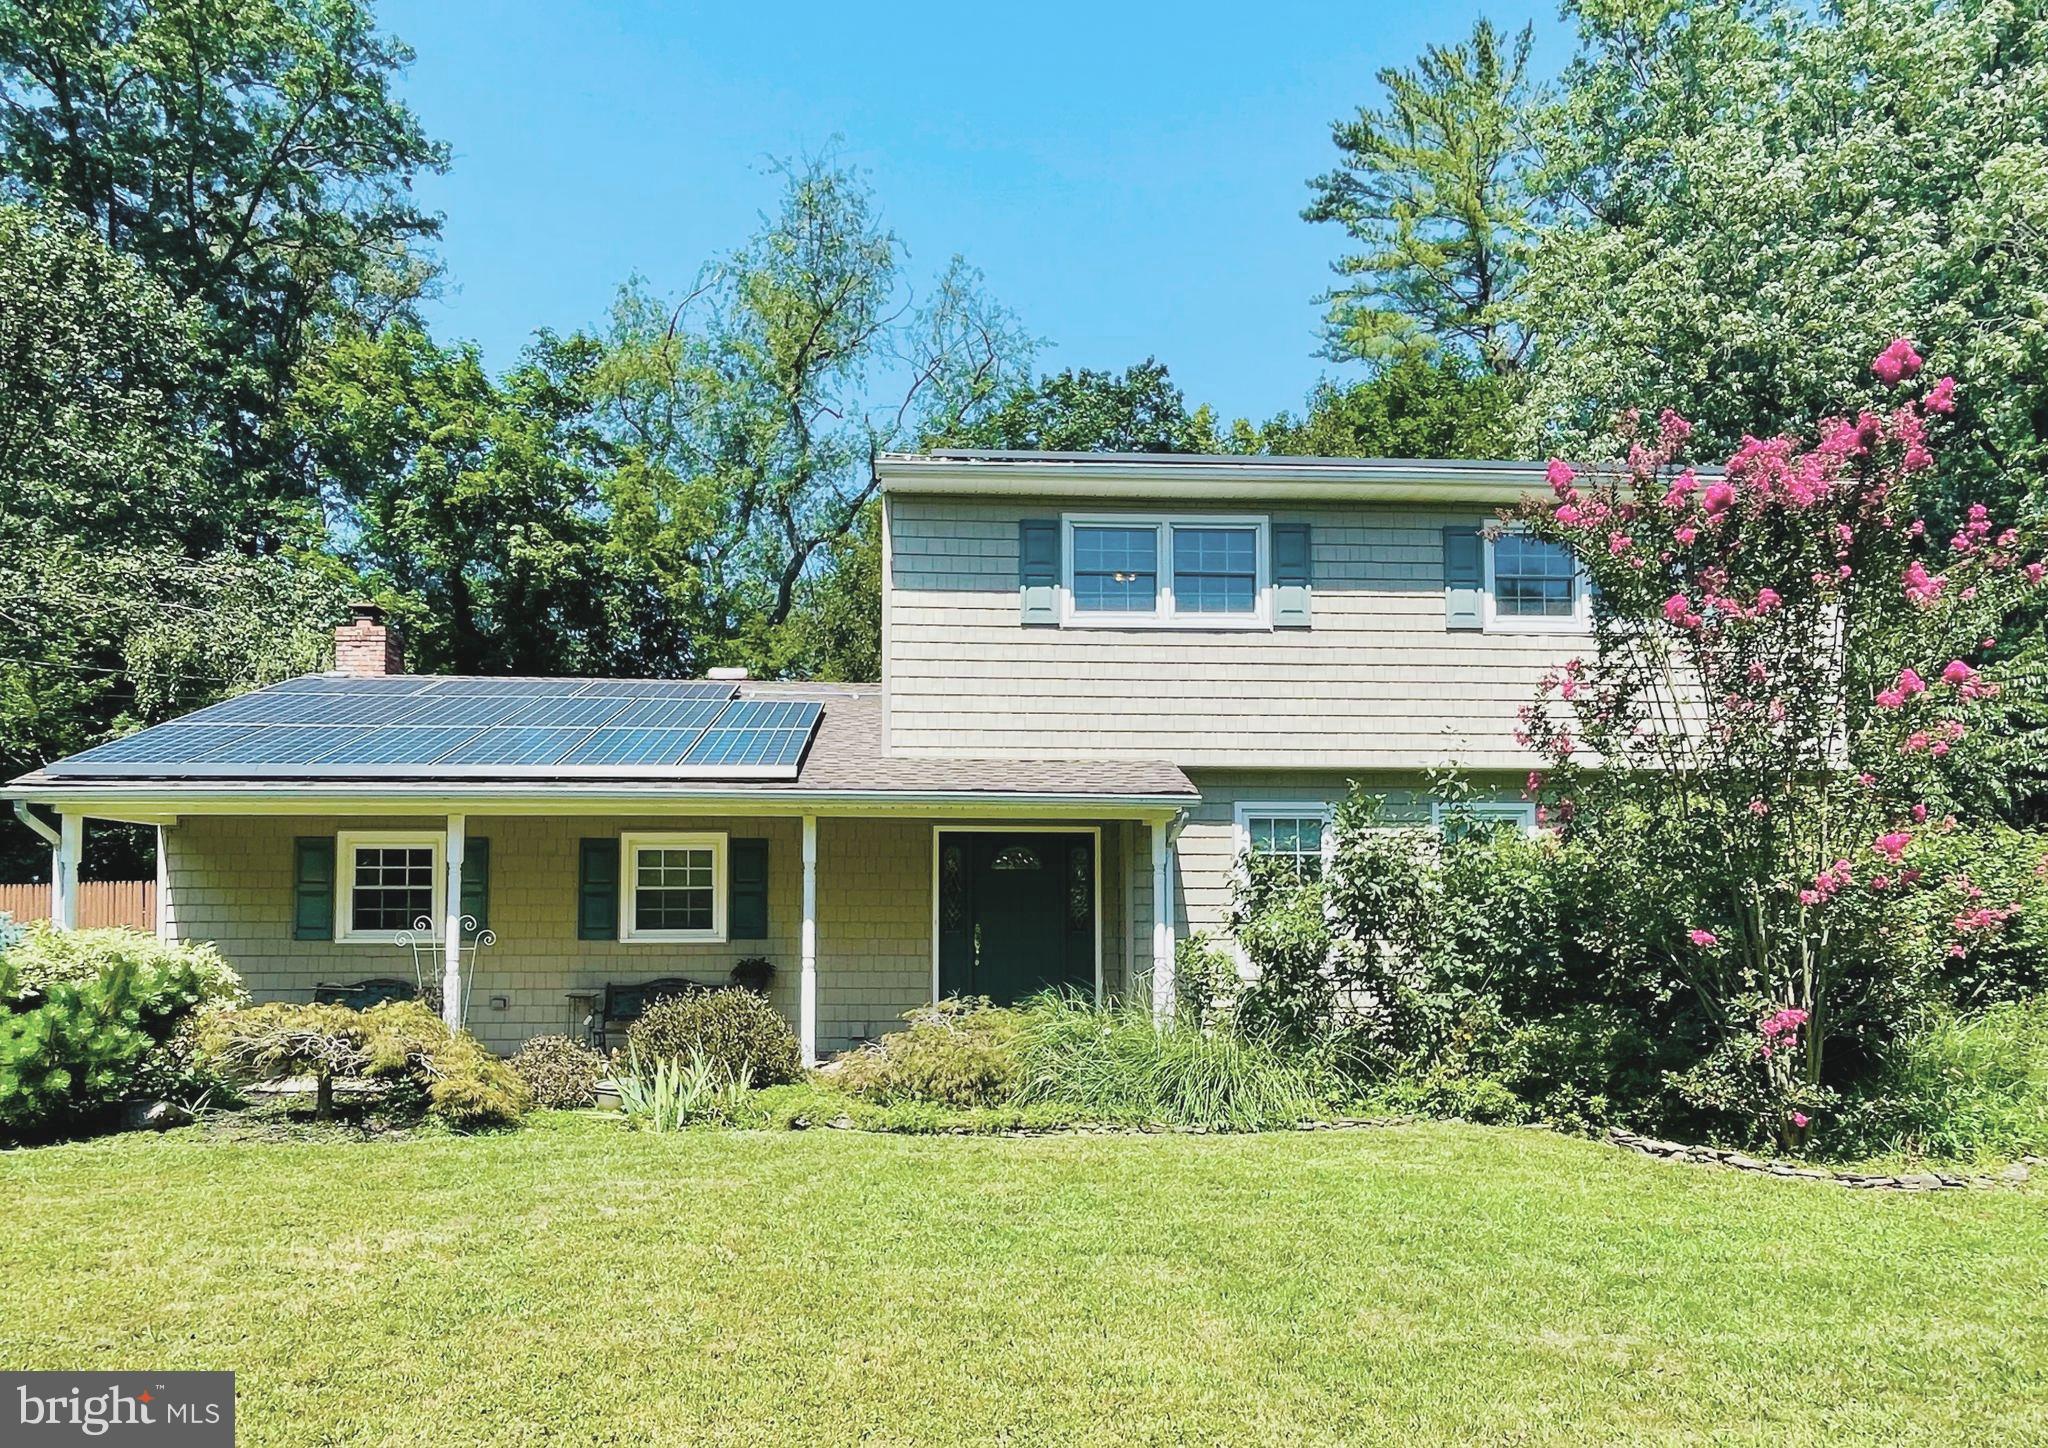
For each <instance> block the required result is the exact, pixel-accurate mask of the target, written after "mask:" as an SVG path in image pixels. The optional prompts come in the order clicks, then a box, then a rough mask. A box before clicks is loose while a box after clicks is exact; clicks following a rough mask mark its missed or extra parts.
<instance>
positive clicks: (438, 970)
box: [398, 915, 498, 1025]
mask: <svg viewBox="0 0 2048 1448" xmlns="http://www.w3.org/2000/svg"><path fill="white" fill-rule="evenodd" d="M456 928H457V929H459V930H460V931H461V932H462V941H461V944H460V945H459V946H458V947H457V950H458V952H459V954H460V957H461V961H462V1002H461V1005H462V1012H461V1015H460V1017H459V1019H460V1020H461V1021H462V1023H463V1024H465V1025H467V1024H468V1022H469V993H470V988H471V986H472V985H473V984H474V983H475V981H476V953H477V952H478V951H479V950H481V949H483V948H484V947H485V946H487V945H496V944H497V943H498V936H497V933H496V932H495V931H491V930H479V929H477V928H476V917H475V916H474V915H465V916H463V917H462V920H461V922H460V923H459V924H458V926H457V927H456ZM398 947H399V949H401V950H406V951H410V952H411V953H412V976H413V983H414V984H415V985H417V986H418V987H419V992H420V999H421V1000H423V1001H425V1002H426V1003H427V1004H428V1005H429V1006H430V1007H432V1008H433V1010H434V1012H435V1013H436V1014H437V1015H443V1016H445V1015H446V1011H445V1010H444V1009H443V1002H442V1000H441V974H442V970H443V968H444V967H445V966H446V964H447V961H448V946H447V942H446V941H444V940H442V939H441V938H440V937H439V936H437V935H436V934H435V933H434V920H433V917H432V916H430V915H421V916H419V917H417V918H416V919H415V920H414V921H413V922H412V929H410V930H401V931H400V932H399V933H398Z"/></svg>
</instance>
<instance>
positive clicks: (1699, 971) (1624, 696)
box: [1514, 338, 2044, 1148]
mask: <svg viewBox="0 0 2048 1448" xmlns="http://www.w3.org/2000/svg"><path fill="white" fill-rule="evenodd" d="M1923 368H1924V363H1923V360H1922V358H1921V357H1920V355H1919V354H1918V352H1917V351H1916V349H1915V348H1914V347H1913V345H1912V344H1911V343H1910V342H1908V341H1907V340H1905V339H1903V338H1902V339H1900V340H1898V341H1896V342H1894V343H1893V344H1892V345H1891V346H1889V347H1887V348H1886V349H1885V350H1884V352H1883V353H1882V354H1881V355H1879V356H1878V358H1877V359H1876V360H1875V362H1874V363H1873V364H1872V366H1871V371H1872V374H1873V375H1874V377H1875V378H1876V381H1877V384H1878V386H1877V388H1876V390H1875V393H1874V395H1873V396H1872V397H1870V399H1869V400H1868V401H1867V402H1866V404H1865V405H1863V406H1861V407H1860V408H1855V409H1853V410H1845V411H1844V412H1843V413H1842V414H1841V415H1838V416H1831V417H1826V418H1823V419H1821V420H1820V422H1819V423H1818V425H1817V426H1816V427H1815V428H1814V429H1813V431H1812V433H1811V435H1809V436H1800V435H1794V434H1789V433H1788V434H1785V435H1782V436H1776V437H1765V438H1756V437H1752V438H1748V439H1745V441H1744V442H1743V445H1742V446H1741V447H1740V448H1739V449H1737V450H1736V452H1735V454H1734V455H1733V456H1732V457H1730V458H1729V459H1728V460H1727V462H1726V464H1725V465H1724V466H1723V467H1722V468H1721V469H1720V470H1718V471H1708V470H1705V469H1701V468H1696V467H1694V466H1692V465H1690V464H1688V463H1687V461H1686V460H1685V454H1686V449H1687V441H1688V439H1689V437H1690V436H1691V433H1692V426H1691V424H1690V423H1688V422H1687V421H1686V420H1685V419H1684V418H1682V417H1680V416H1678V415H1677V414H1676V413H1673V412H1670V411H1666V412H1664V413H1663V414H1662V415H1661V417H1658V418H1656V419H1655V420H1648V419H1631V420H1630V422H1629V427H1630V428H1631V429H1632V433H1631V436H1630V439H1629V446H1628V450H1627V455H1626V457H1625V458H1624V459H1623V460H1622V461H1621V462H1619V463H1617V464H1614V465H1612V466H1607V467H1601V468H1594V469H1589V470H1584V471H1582V470H1580V469H1578V468H1575V467H1573V466H1571V465H1569V464H1567V463H1565V462H1562V461H1553V462H1552V463H1551V464H1550V468H1549V481H1550V487H1551V493H1552V496H1551V497H1550V498H1548V499H1543V500H1531V501H1529V502H1528V503H1526V504H1525V505H1524V506H1523V507H1522V508H1521V509H1519V510H1518V511H1517V513H1516V514H1515V519H1514V521H1515V523H1516V525H1517V526H1520V527H1522V528H1525V529H1527V530H1528V531H1529V532H1530V533H1532V534H1534V535H1536V536H1537V537H1540V538H1543V539H1547V540H1549V541H1551V542H1554V543H1558V544H1561V545H1562V546H1564V547H1565V548H1567V549H1569V550H1570V552H1571V553H1572V555H1573V556H1574V557H1575V558H1576V560H1577V562H1578V565H1579V567H1580V568H1581V569H1582V570H1583V571H1584V573H1585V574H1586V575H1587V576H1588V578H1589V579H1590V581H1591V583H1592V585H1593V596H1594V598H1595V599H1596V605H1595V609H1594V647H1593V649H1592V650H1591V651H1590V653H1588V654H1586V655H1584V656H1581V657H1576V658H1573V659H1570V660H1569V661H1568V662H1566V663H1565V664H1564V665H1563V666H1562V667H1561V668H1559V669H1557V670H1556V671H1554V672H1553V673H1551V674H1550V675H1549V676H1548V677H1547V678H1545V679H1544V680H1543V682H1542V686H1541V691H1540V694H1539V696H1538V698H1537V699H1536V701H1535V702H1534V703H1532V704H1531V705H1530V706H1528V707H1527V708H1526V709H1525V710H1524V712H1523V716H1522V724H1521V729H1520V733H1519V737H1520V739H1521V740H1522V742H1523V743H1525V744H1526V745H1528V746H1529V747H1530V748H1532V749H1533V750H1534V751H1535V752H1536V753H1537V754H1538V755H1540V756H1541V757H1542V758H1543V760H1544V761H1545V765H1546V767H1545V768H1543V769H1539V770H1537V771H1535V772H1532V773H1531V774H1530V776H1529V779H1528V792H1529V794H1530V795H1532V796H1534V797H1535V798H1536V799H1537V800H1539V801H1540V803H1541V817H1542V818H1543V819H1544V820H1545V821H1546V822H1548V823H1550V824H1552V825H1554V826H1556V827H1557V828H1558V829H1559V830H1560V831H1562V832H1563V833H1564V834H1565V835H1566V836H1567V837H1571V838H1576V839H1578V840H1581V841H1583V842H1585V843H1587V844H1588V845H1590V846H1591V847H1592V848H1593V850H1594V851H1595V852H1596V853H1597V854H1598V855H1599V856H1600V857H1601V858H1603V859H1606V860H1608V861H1610V862H1612V864H1613V865H1614V866H1615V867H1616V872H1617V877H1618V878H1626V879H1629V880H1630V881H1632V882H1633V883H1632V885H1631V888H1632V889H1633V890H1635V891H1637V892H1638V893H1639V894H1640V895H1641V896H1642V898H1643V899H1644V900H1645V902H1646V903H1648V904H1649V905H1650V906H1651V907H1652V910H1651V914H1652V915H1653V916H1654V918H1655V919H1657V920H1658V921H1661V922H1662V923H1661V925H1660V926H1658V927H1657V931H1656V934H1655V937H1654V938H1653V939H1652V940H1651V941H1650V944H1651V945H1652V946H1653V948H1654V949H1655V950H1656V951H1657V953H1658V954H1659V955H1660V956H1661V957H1663V958H1665V959H1667V960H1668V961H1669V962H1670V963H1671V969H1672V971H1673V973H1674V974H1675V975H1676V976H1677V977H1678V978H1679V979H1680V980H1682V981H1683V983H1684V986H1685V988H1686V990H1687V991H1688V993H1690V994H1691V995H1692V996H1693V997H1695V998H1696V999H1697V1000H1698V1001H1699V1003H1700V1005H1701V1008H1702V1010H1703V1012H1704V1014H1705V1016H1706V1018H1707V1020H1708V1026H1709V1032H1710V1034H1711V1038H1712V1042H1713V1045H1712V1052H1711V1058H1710V1060H1709V1061H1708V1062H1706V1063H1704V1064H1703V1065H1702V1067H1701V1068H1700V1069H1698V1070H1697V1071H1696V1072H1694V1073H1692V1086H1691V1087H1690V1088H1689V1089H1692V1090H1693V1092H1694V1094H1695V1096H1696V1098H1697V1100H1698V1101H1699V1103H1700V1104H1701V1105H1702V1107H1703V1108H1712V1109H1720V1110H1722V1111H1723V1112H1724V1116H1726V1117H1727V1119H1729V1120H1730V1122H1731V1126H1732V1125H1733V1124H1734V1120H1735V1118H1740V1117H1743V1116H1747V1117H1749V1118H1750V1122H1751V1124H1752V1125H1753V1126H1760V1127H1761V1128H1762V1130H1763V1132H1764V1133H1765V1134H1767V1135H1770V1136H1773V1137H1775V1138H1776V1139H1777V1140H1778V1142H1779V1143H1780V1144H1781V1145H1783V1146H1785V1147H1788V1148H1798V1147H1802V1146H1804V1145H1805V1143H1806V1142H1807V1140H1808V1136H1809V1131H1810V1130H1811V1129H1813V1128H1814V1126H1815V1123H1816V1121H1817V1119H1818V1118H1820V1117H1821V1116H1822V1114H1823V1113H1824V1112H1826V1111H1828V1110H1829V1109H1830V1108H1831V1106H1833V1105H1834V1104H1835V1103H1836V1102H1837V1100H1838V1099H1839V1092H1840V1090H1841V1088H1842V1087H1843V1086H1844V1085H1845V1084H1846V1083H1845V1081H1844V1078H1843V1077H1842V1075H1841V1073H1840V1072H1839V1071H1838V1070H1837V1069H1836V1068H1835V1066H1834V1065H1833V1063H1834V1062H1835V1061H1836V1060H1837V1059H1838V1058H1839V1059H1841V1060H1844V1061H1847V1062H1850V1063H1852V1064H1853V1063H1854V1062H1857V1061H1863V1062H1868V1061H1871V1060H1874V1059H1877V1058H1878V1057H1879V1056H1880V1055H1881V1054H1882V1052H1883V1050H1884V1048H1885V1046H1886V1044H1887V1042H1888V1041H1890V1040H1891V1039H1892V1038H1893V1037H1894V1036H1895V1035H1896V1033H1897V1029H1898V1024H1897V1023H1898V1022H1899V1021H1900V1020H1901V1019H1903V1018H1904V1017H1905V1016H1906V1015H1907V1013H1908V1011H1909V1008H1910V1007H1911V1006H1912V1005H1913V1004H1914V1003H1915V999H1916V993H1917V990H1916V988H1917V983H1918V980H1919V978H1920V977H1921V976H1923V975H1924V974H1925V973H1926V964H1925V962H1926V961H1927V959H1928V958H1929V956H1930V955H1932V956H1936V957H1940V958H1945V959H1947V960H1949V961H1954V962H1961V961H1967V960H1968V958H1969V957H1970V956H1971V955H1973V954H1974V953H1977V952H1980V951H1984V950H1987V949H1989V948H1993V947H1994V946H1995V943H1996V942H1997V941H1999V940H2000V939H2001V937H2003V936H2004V935H2005V934H2006V933H2007V932H2008V931H2009V930H2010V929H2011V928H2012V927H2013V923H2014V917H2015V915H2016V914H2017V913H2018V911H2019V902H2018V901H2017V900H2016V899H2015V898H2014V897H2013V896H2012V895H2010V894H2007V893H2002V892H1996V891H1994V890H1993V889H1992V888H1991V884H1992V882H1989V881H1987V880H1980V879H1978V878H1974V877H1973V876H1972V875H1971V874H1969V873H1967V872H1965V871H1962V870H1956V869H1951V868H1945V867H1944V866H1946V864H1947V863H1948V862H1947V860H1946V857H1945V854H1944V852H1943V851H1942V850H1941V848H1940V840H1941V838H1942V836H1944V835H1945V834H1946V833H1948V832H1950V831H1953V830H1956V829H1958V828H1959V826H1961V827H1967V826H1968V825H1970V824H1972V823H1973V811H1982V810H1984V809H1986V808H1987V807H1989V806H1990V805H1991V804H1993V803H1995V802H1996V800H1995V796H1996V792H1997V781H1999V780H2000V779H2002V778H2007V777H2010V776H2011V773H2012V771H2013V769H2014V768H2015V767H2016V765H2017V763H2018V760H2017V758H2016V754H2015V751H2019V752H2020V753H2024V752H2025V751H2026V750H2027V749H2029V748H2030V747H2031V748H2032V750H2033V758H2034V762H2035V763H2038V762H2039V739H2038V731H2037V730H2034V729H2030V728H2029V726H2028V724H2027V717H2028V716H2027V713H2026V710H2027V708H2028V707H2030V701H2032V700H2033V699H2035V698H2037V696H2038V682H2039V681H2038V677H2036V676H2037V675H2038V669H2037V668H2036V669H2030V668H2029V667H2028V666H2027V664H2026V663H2025V661H2024V657H2023V655H2022V654H2021V653H2020V651H2019V650H2017V649H2016V648H2015V644H2017V643H2018V642H2020V640H2021V639H2023V638H2024V636H2025V630H2024V629H2020V630H2018V631H2017V632H2011V631H2009V629H2008V625H2012V624H2014V622H2015V620H2016V619H2018V618H2021V617H2023V616H2024V611H2025V610H2027V609H2036V610H2037V609H2038V608H2039V607H2040V605H2041V601H2042V595H2041V592H2040V589H2041V585H2042V583H2043V576H2044V563H2043V560H2042V539H2041V537H2040V533H2039V523H2038V520H2021V519H2001V518H1996V517H1994V516H1992V514H1991V512H1990V510H1989V509H1988V508H1987V507H1986V506H1984V505H1983V504H1973V505H1967V506H1965V507H1963V508H1962V509H1960V516H1958V517H1957V518H1956V519H1954V520H1952V521H1951V522H1950V523H1949V524H1947V525H1944V526H1940V527H1937V525H1936V524H1935V523H1934V522H1933V521H1932V520H1930V519H1929V518H1928V517H1926V516H1924V515H1923V513H1922V510H1921V503H1922V498H1923V494H1924V493H1928V492H1929V491H1930V490H1929V489H1928V484H1929V481H1930V480H1931V479H1932V478H1933V477H1934V476H1935V469H1936V467H1937V450H1938V449H1939V447H1940V446H1941V442H1942V434H1943V431H1944V429H1945V428H1946V427H1947V425H1948V424H1949V422H1950V420H1951V419H1952V417H1953V415H1954V414H1955V413H1956V410H1957V408H1958V406H1959V397H1958V389H1957V386H1956V384H1955V382H1954V380H1953V379H1951V378H1947V377H1944V378H1941V379H1940V380H1939V381H1936V382H1934V383H1933V384H1932V385H1931V386H1923V385H1922V373H1923ZM1943 535H1947V536H1943ZM2030 740H2031V741H2032V742H2031V745H2030V744H2029V741H2030Z"/></svg>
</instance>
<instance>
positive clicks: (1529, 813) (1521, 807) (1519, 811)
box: [1429, 799, 1536, 835]
mask: <svg viewBox="0 0 2048 1448" xmlns="http://www.w3.org/2000/svg"><path fill="white" fill-rule="evenodd" d="M1446 815H1463V816H1465V817H1466V818H1467V819H1471V820H1477V821H1481V822H1484V821H1488V820H1512V821H1513V822H1514V823H1516V824H1519V825H1520V826H1521V827H1522V830H1523V832H1524V833H1526V834H1532V835H1533V834H1535V833H1536V805H1535V802H1534V801H1533V800H1526V799H1475V800H1467V801H1466V802H1464V803H1463V804H1451V803H1449V802H1447V801H1445V800H1440V799H1437V800H1431V801H1430V804H1429V822H1430V824H1431V825H1433V826H1434V827H1435V828H1437V829H1442V828H1443V827H1444V817H1445V816H1446Z"/></svg>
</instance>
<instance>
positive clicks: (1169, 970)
mask: <svg viewBox="0 0 2048 1448" xmlns="http://www.w3.org/2000/svg"><path fill="white" fill-rule="evenodd" d="M1172 827H1173V821H1171V820H1163V819H1161V820H1154V821H1152V1018H1153V1019H1154V1020H1156V1021H1160V1022H1162V1023H1163V1022H1166V1021H1169V1020H1171V1019H1172V1018H1173V1006H1174V981H1173V893H1172V887H1173V870H1172V859H1173V851H1172V842H1171V840H1170V839H1169V838H1168V833H1167V832H1168V831H1169V830H1170V829H1172Z"/></svg>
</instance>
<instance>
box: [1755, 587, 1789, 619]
mask: <svg viewBox="0 0 2048 1448" xmlns="http://www.w3.org/2000/svg"><path fill="white" fill-rule="evenodd" d="M1784 601H1785V600H1784V599H1782V598H1780V597H1779V596H1778V590H1777V589H1775V588H1759V589H1758V590H1757V591H1756V611H1757V612H1758V613H1769V612H1770V611H1771V610H1772V609H1774V608H1776V607H1777V606H1778V605H1779V604H1781V603H1783V602H1784Z"/></svg>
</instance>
